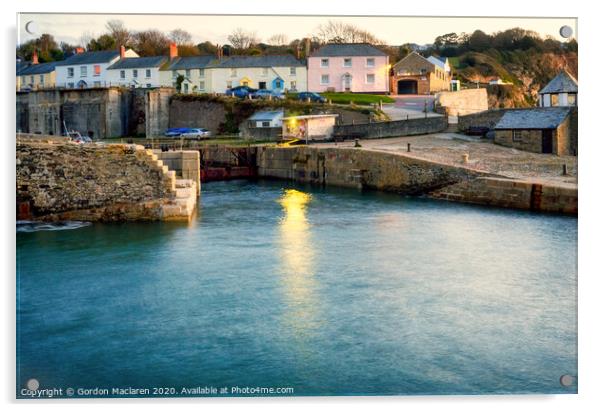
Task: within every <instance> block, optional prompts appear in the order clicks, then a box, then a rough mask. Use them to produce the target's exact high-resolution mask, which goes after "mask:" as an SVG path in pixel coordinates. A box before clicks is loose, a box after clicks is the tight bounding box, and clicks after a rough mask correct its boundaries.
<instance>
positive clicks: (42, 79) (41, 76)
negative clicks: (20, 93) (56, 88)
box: [40, 74, 44, 84]
mask: <svg viewBox="0 0 602 412" xmlns="http://www.w3.org/2000/svg"><path fill="white" fill-rule="evenodd" d="M40 83H41V84H44V75H43V74H40Z"/></svg>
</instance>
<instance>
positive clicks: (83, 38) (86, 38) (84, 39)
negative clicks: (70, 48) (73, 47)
mask: <svg viewBox="0 0 602 412" xmlns="http://www.w3.org/2000/svg"><path fill="white" fill-rule="evenodd" d="M92 39H94V33H92V32H91V31H88V30H86V31H84V32H83V33H82V34H81V35H80V36H79V44H80V46H82V47H83V48H87V47H88V44H90V42H91V41H92Z"/></svg>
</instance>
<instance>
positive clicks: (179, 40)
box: [169, 29, 192, 46]
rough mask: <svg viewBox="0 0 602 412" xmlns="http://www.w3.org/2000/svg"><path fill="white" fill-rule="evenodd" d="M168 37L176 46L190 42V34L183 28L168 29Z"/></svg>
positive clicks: (189, 43)
mask: <svg viewBox="0 0 602 412" xmlns="http://www.w3.org/2000/svg"><path fill="white" fill-rule="evenodd" d="M169 39H170V40H171V41H173V42H175V43H176V44H177V45H178V46H180V45H182V46H183V45H191V44H192V34H190V33H188V32H187V31H186V30H183V29H174V30H172V31H170V32H169Z"/></svg>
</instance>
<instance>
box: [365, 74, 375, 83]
mask: <svg viewBox="0 0 602 412" xmlns="http://www.w3.org/2000/svg"><path fill="white" fill-rule="evenodd" d="M366 83H370V84H373V83H374V73H369V74H367V75H366Z"/></svg>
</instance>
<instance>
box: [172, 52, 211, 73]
mask: <svg viewBox="0 0 602 412" xmlns="http://www.w3.org/2000/svg"><path fill="white" fill-rule="evenodd" d="M216 59H217V58H216V57H215V56H214V55H212V54H210V55H206V56H189V57H176V58H175V59H174V60H173V61H171V62H169V64H168V65H166V66H165V67H163V68H162V69H161V70H186V69H202V68H205V67H207V66H208V65H209V64H210V63H211V62H212V61H213V60H216Z"/></svg>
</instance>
